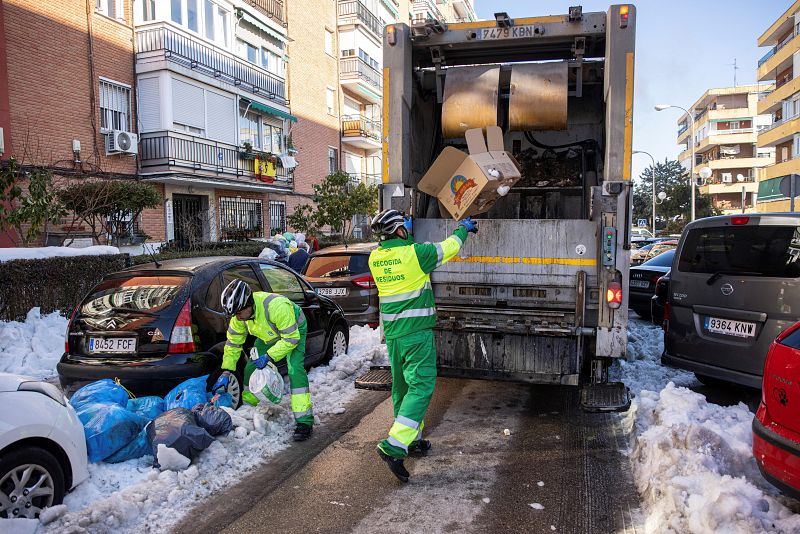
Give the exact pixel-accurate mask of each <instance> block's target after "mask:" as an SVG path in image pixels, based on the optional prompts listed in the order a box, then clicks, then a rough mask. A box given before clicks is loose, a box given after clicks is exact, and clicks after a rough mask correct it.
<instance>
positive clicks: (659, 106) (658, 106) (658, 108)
mask: <svg viewBox="0 0 800 534" xmlns="http://www.w3.org/2000/svg"><path fill="white" fill-rule="evenodd" d="M669 108H675V109H680V110H683V112H684V113H686V116H687V117H689V124H691V132H690V133H689V144H690V145H691V146H692V161H691V163H690V164H689V180H690V181H691V182H692V220H694V196H695V192H694V190H695V183H694V116H692V114H691V113H689V110H688V109H686V108H683V107H681V106H674V105H672V104H656V106H655V110H656V111H664V110H665V109H669Z"/></svg>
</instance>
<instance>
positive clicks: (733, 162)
mask: <svg viewBox="0 0 800 534" xmlns="http://www.w3.org/2000/svg"><path fill="white" fill-rule="evenodd" d="M772 161H774V158H772V157H761V158H756V157H750V158H740V157H732V158H718V159H710V160H705V161H703V163H698V164H697V165H696V166H695V168H694V172H700V169H702V168H703V167H710V168H711V170H714V171H716V170H726V169H752V168H755V167H764V166H766V165H769V163H770V162H772Z"/></svg>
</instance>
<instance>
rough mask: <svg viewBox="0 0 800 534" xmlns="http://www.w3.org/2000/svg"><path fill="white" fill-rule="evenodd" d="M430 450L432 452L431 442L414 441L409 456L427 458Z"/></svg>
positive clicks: (409, 449) (423, 440) (410, 446)
mask: <svg viewBox="0 0 800 534" xmlns="http://www.w3.org/2000/svg"><path fill="white" fill-rule="evenodd" d="M429 450H431V442H430V441H428V440H427V439H418V440H416V441H412V442H411V445H409V446H408V454H409V455H411V454H413V455H414V456H425V455H426V454H428V451H429Z"/></svg>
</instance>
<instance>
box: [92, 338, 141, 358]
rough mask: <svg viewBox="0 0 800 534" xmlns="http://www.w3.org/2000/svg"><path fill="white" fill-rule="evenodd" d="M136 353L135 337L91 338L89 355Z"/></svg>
mask: <svg viewBox="0 0 800 534" xmlns="http://www.w3.org/2000/svg"><path fill="white" fill-rule="evenodd" d="M110 352H116V353H131V352H136V338H135V337H90V338H89V354H100V353H110Z"/></svg>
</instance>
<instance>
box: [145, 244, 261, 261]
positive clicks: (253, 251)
mask: <svg viewBox="0 0 800 534" xmlns="http://www.w3.org/2000/svg"><path fill="white" fill-rule="evenodd" d="M265 246H266V245H265V244H264V243H261V242H258V241H248V242H244V243H236V244H233V245H231V244H227V245H226V246H215V247H208V248H205V247H204V248H202V249H199V250H183V251H167V252H159V253H158V254H154V255H153V256H151V255H150V254H143V255H141V256H134V257H133V258H131V264H132V265H141V264H143V263H152V262H153V257H155V259H156V260H158V261H163V260H174V259H178V258H200V257H204V256H250V257H256V256H258V255H259V254H261V251H262V250H264V247H265Z"/></svg>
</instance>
